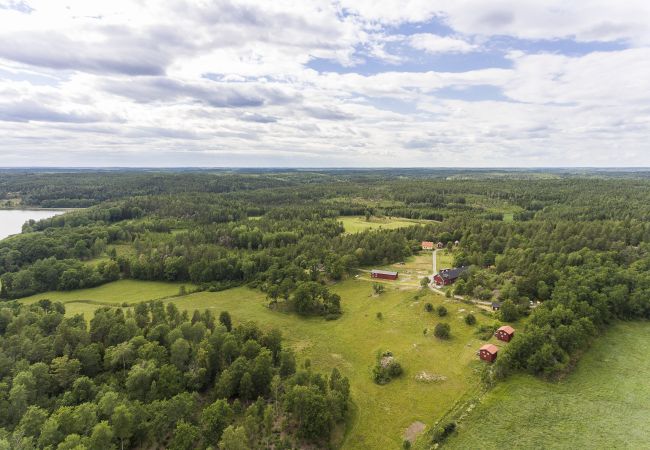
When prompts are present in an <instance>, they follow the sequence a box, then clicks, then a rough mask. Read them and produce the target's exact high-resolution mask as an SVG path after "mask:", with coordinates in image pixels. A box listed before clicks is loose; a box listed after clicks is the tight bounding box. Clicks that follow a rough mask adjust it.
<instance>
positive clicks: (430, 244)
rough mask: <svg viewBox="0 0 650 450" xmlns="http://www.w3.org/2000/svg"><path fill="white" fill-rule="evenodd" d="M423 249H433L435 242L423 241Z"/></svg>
mask: <svg viewBox="0 0 650 450" xmlns="http://www.w3.org/2000/svg"><path fill="white" fill-rule="evenodd" d="M422 250H433V242H431V241H422Z"/></svg>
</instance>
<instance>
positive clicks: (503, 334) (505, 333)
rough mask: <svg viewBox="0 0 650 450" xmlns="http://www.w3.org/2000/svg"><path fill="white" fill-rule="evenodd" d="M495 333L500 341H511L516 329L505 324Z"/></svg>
mask: <svg viewBox="0 0 650 450" xmlns="http://www.w3.org/2000/svg"><path fill="white" fill-rule="evenodd" d="M494 335H495V336H496V337H497V339H498V340H500V341H505V342H510V339H512V337H513V336H514V335H515V329H514V328H512V327H511V326H510V325H504V326H502V327H501V328H499V329H498V330H497V331H496V332H495V333H494Z"/></svg>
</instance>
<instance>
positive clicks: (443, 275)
mask: <svg viewBox="0 0 650 450" xmlns="http://www.w3.org/2000/svg"><path fill="white" fill-rule="evenodd" d="M466 270H467V268H466V267H457V268H455V269H442V270H441V271H440V272H438V273H437V274H436V275H435V276H434V277H433V281H434V283H436V284H437V285H438V286H447V285H448V284H451V283H453V282H454V281H456V279H457V278H458V277H459V276H461V275H462V274H463V272H465V271H466Z"/></svg>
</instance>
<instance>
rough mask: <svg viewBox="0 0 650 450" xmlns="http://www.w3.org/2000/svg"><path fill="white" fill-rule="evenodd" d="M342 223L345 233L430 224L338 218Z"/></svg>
mask: <svg viewBox="0 0 650 450" xmlns="http://www.w3.org/2000/svg"><path fill="white" fill-rule="evenodd" d="M338 221H339V222H342V223H343V228H344V229H345V232H346V233H359V232H361V231H365V230H370V229H377V228H383V229H384V230H393V229H395V228H403V227H412V226H413V225H417V224H421V223H428V222H432V221H430V220H416V219H402V218H395V217H394V218H390V219H389V218H388V217H374V216H373V217H371V218H370V220H369V221H366V218H365V217H364V216H342V217H339V218H338Z"/></svg>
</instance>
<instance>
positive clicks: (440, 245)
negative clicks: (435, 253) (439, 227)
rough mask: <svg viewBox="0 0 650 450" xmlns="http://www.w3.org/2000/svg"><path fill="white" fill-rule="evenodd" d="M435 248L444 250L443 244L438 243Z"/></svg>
mask: <svg viewBox="0 0 650 450" xmlns="http://www.w3.org/2000/svg"><path fill="white" fill-rule="evenodd" d="M436 247H437V248H445V244H443V243H442V242H438V243H437V244H436Z"/></svg>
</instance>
